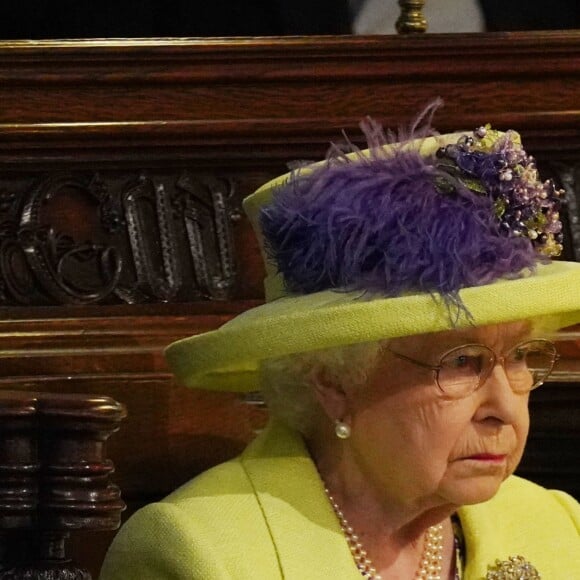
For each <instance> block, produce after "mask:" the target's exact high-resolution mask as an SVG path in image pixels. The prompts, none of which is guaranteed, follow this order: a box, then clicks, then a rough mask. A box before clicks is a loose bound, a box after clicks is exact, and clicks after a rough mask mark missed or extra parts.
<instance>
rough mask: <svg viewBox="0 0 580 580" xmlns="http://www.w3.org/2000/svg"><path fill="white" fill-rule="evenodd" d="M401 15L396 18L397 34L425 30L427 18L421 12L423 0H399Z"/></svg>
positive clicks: (423, 4)
mask: <svg viewBox="0 0 580 580" xmlns="http://www.w3.org/2000/svg"><path fill="white" fill-rule="evenodd" d="M399 6H400V7H401V15H400V16H399V19H398V20H397V24H396V26H397V32H398V33H399V34H419V33H424V32H427V19H426V18H425V15H424V14H423V6H425V2H424V0H399Z"/></svg>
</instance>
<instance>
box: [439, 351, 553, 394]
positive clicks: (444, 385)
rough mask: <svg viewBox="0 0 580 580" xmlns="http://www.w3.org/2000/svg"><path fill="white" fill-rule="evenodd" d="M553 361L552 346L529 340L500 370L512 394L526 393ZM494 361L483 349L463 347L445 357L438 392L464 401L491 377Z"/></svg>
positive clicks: (489, 353) (512, 354) (549, 368)
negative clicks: (439, 390) (504, 375)
mask: <svg viewBox="0 0 580 580" xmlns="http://www.w3.org/2000/svg"><path fill="white" fill-rule="evenodd" d="M555 359H556V349H555V347H554V345H553V344H552V343H551V342H549V341H545V340H530V341H526V342H523V343H521V344H519V345H517V346H515V347H514V348H513V349H511V350H510V351H509V352H508V353H507V354H506V355H505V356H504V357H503V367H504V370H505V373H506V376H507V378H508V380H509V382H510V386H511V388H512V389H513V390H514V392H527V391H530V390H532V389H534V388H536V387H538V386H540V385H541V384H542V382H543V381H544V380H545V379H546V377H547V376H548V375H549V374H550V372H551V370H552V367H553V365H554V361H555ZM495 364H496V357H495V354H494V353H493V351H492V350H491V349H489V348H487V347H486V346H484V345H478V344H473V345H465V346H460V347H458V348H455V349H453V350H451V351H449V352H448V353H446V354H445V355H444V356H443V358H442V359H441V363H440V368H439V371H438V373H437V382H438V384H439V388H440V389H441V390H442V391H443V392H444V393H445V394H446V395H448V396H451V397H463V396H466V395H468V394H470V393H471V392H473V391H474V390H476V389H477V388H478V387H479V386H480V385H481V384H483V383H484V382H485V380H486V379H487V378H488V377H489V375H490V374H491V373H492V371H493V368H494V365H495Z"/></svg>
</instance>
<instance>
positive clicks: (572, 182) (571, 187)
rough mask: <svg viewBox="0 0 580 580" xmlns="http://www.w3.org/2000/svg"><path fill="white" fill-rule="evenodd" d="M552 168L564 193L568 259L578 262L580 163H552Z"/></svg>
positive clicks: (579, 239)
mask: <svg viewBox="0 0 580 580" xmlns="http://www.w3.org/2000/svg"><path fill="white" fill-rule="evenodd" d="M552 167H553V168H554V170H555V171H556V173H557V174H558V177H559V181H560V184H561V186H562V187H563V188H564V190H565V191H566V205H567V212H566V215H567V225H568V230H569V238H570V240H569V242H570V243H569V244H568V245H569V247H571V252H572V255H571V256H570V257H569V258H570V259H574V260H576V261H577V262H580V163H576V164H564V163H554V164H552Z"/></svg>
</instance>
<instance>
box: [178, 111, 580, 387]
mask: <svg viewBox="0 0 580 580" xmlns="http://www.w3.org/2000/svg"><path fill="white" fill-rule="evenodd" d="M440 104H441V103H440V101H439V100H438V101H435V102H434V103H432V104H431V105H430V106H429V107H427V109H426V110H425V111H424V112H423V114H422V115H420V116H419V118H418V119H417V121H416V122H415V123H414V124H413V125H412V126H411V128H410V130H409V131H408V132H404V131H399V133H398V134H396V135H395V134H392V133H387V134H386V135H385V134H384V132H383V131H382V128H381V127H380V125H378V124H377V123H375V122H374V121H372V120H370V119H367V120H365V121H364V122H363V123H361V128H362V129H363V132H364V133H365V135H366V138H367V142H368V149H367V150H364V151H363V150H360V149H358V148H357V147H356V146H354V145H353V144H351V143H349V148H350V150H351V152H350V153H344V152H343V151H342V150H340V149H339V148H337V147H333V148H332V149H331V153H330V155H329V157H328V158H327V159H326V160H325V161H324V162H321V163H317V164H314V165H309V166H303V167H300V168H298V169H296V170H294V171H292V172H291V173H289V174H287V175H284V176H282V177H279V178H277V179H275V180H273V181H271V182H269V183H267V184H266V185H264V186H262V187H261V188H260V189H259V190H258V191H257V192H255V193H254V194H253V195H251V196H249V197H248V198H246V200H245V201H244V209H245V211H246V213H247V214H248V217H249V219H250V221H251V223H252V225H253V227H254V230H255V232H256V235H257V237H258V240H259V241H260V243H261V247H262V252H263V256H264V258H265V262H266V273H267V276H266V279H265V289H266V301H267V302H266V304H264V305H262V306H259V307H257V308H254V309H251V310H249V311H247V312H245V313H243V314H241V315H239V316H237V317H236V318H234V319H233V320H231V321H230V322H228V323H226V324H225V325H223V326H222V327H221V328H219V329H218V330H215V331H211V332H208V333H204V334H201V335H197V336H193V337H191V338H187V339H184V340H180V341H178V342H176V343H174V344H172V345H170V346H169V347H168V349H167V350H166V356H167V359H168V362H169V364H170V366H171V368H172V370H173V371H174V373H175V374H176V376H177V377H178V378H179V379H180V380H181V381H182V382H183V383H185V384H186V385H188V386H192V387H199V388H208V389H216V390H232V391H252V390H256V389H257V388H258V386H259V385H258V370H259V365H260V361H262V360H264V359H267V358H272V357H279V356H285V355H289V354H293V353H298V352H304V351H309V350H315V349H321V348H328V347H333V346H340V345H344V344H352V343H358V342H366V341H373V340H382V339H387V338H394V337H400V336H408V335H414V334H422V333H428V332H437V331H442V330H448V329H450V328H464V327H466V326H473V325H477V326H481V325H485V324H497V323H502V322H508V321H514V320H523V319H531V320H533V321H541V322H542V325H543V326H544V327H548V328H550V329H554V330H555V329H558V328H561V327H564V326H567V325H570V324H574V323H576V322H580V291H579V287H580V264H577V263H570V262H562V261H552V258H554V257H557V256H558V255H559V254H560V252H561V251H562V231H561V230H562V224H561V222H560V216H559V210H560V206H561V203H562V196H563V192H562V191H561V190H559V189H557V188H556V187H555V185H554V183H553V182H552V181H545V182H542V181H540V180H539V177H538V172H537V169H536V166H535V162H534V159H533V158H532V157H531V156H530V155H528V154H527V153H526V152H525V150H524V149H523V147H522V144H521V139H520V136H519V135H518V133H516V132H515V131H507V132H505V133H502V132H498V131H495V130H492V129H491V127H490V126H489V125H485V126H481V127H479V128H477V129H476V130H475V131H474V132H473V133H470V134H466V133H465V134H464V133H455V134H449V135H438V134H437V133H436V132H435V131H433V130H432V129H431V128H430V125H431V117H432V115H433V113H434V111H435V110H436V109H437V107H438V106H439V105H440ZM422 123H423V125H421V124H422Z"/></svg>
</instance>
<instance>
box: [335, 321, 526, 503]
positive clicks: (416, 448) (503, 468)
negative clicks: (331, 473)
mask: <svg viewBox="0 0 580 580" xmlns="http://www.w3.org/2000/svg"><path fill="white" fill-rule="evenodd" d="M528 333H529V326H528V324H526V323H511V324H503V325H497V326H486V327H479V328H472V329H467V330H461V331H449V332H441V333H435V334H429V335H421V336H414V337H407V338H401V339H396V340H393V341H391V342H390V343H389V347H390V348H391V349H392V350H393V351H394V352H397V353H401V354H404V355H407V356H409V357H412V358H414V359H417V360H420V361H422V362H425V363H428V364H430V365H437V364H439V360H440V357H441V355H442V354H443V353H445V352H446V351H448V350H449V349H451V348H453V347H456V346H460V345H462V344H466V343H472V344H473V343H479V344H484V345H487V346H488V347H490V348H491V349H492V350H494V351H495V353H496V354H497V355H501V354H504V353H506V352H507V351H508V350H509V349H510V348H511V347H513V346H514V345H516V344H518V343H519V342H521V341H522V340H524V339H525V338H526V337H527V336H528ZM346 396H347V409H348V414H347V416H348V420H349V423H350V425H351V428H352V435H351V438H350V439H349V440H348V445H349V451H350V456H351V457H352V458H353V460H354V461H355V462H356V464H357V469H358V470H361V471H362V472H363V474H364V476H365V477H366V478H370V481H372V482H373V483H374V484H376V485H377V486H379V487H378V488H377V489H381V490H383V491H384V492H385V493H386V494H387V495H388V497H393V495H394V496H395V497H396V498H397V499H398V500H399V501H401V502H403V503H405V504H409V505H413V504H416V505H417V507H419V506H424V507H429V506H430V505H432V506H433V507H435V506H437V505H440V504H442V503H443V504H453V505H464V504H472V503H478V502H481V501H485V500H487V499H489V498H491V497H492V496H493V495H494V494H495V493H496V492H497V490H498V488H499V486H500V484H501V482H502V481H503V480H504V479H505V478H506V477H508V476H509V475H510V474H512V473H513V471H514V470H515V468H516V466H517V465H518V463H519V461H520V459H521V456H522V453H523V449H524V445H525V442H526V437H527V435H528V427H529V415H528V394H521V393H520V394H516V393H514V392H513V391H512V389H511V388H510V384H509V382H508V380H507V377H506V375H505V373H504V370H503V367H502V366H501V365H500V364H497V365H496V366H495V368H494V370H493V372H492V374H491V376H490V377H489V379H488V380H487V381H486V382H485V383H484V384H483V385H482V386H481V387H480V388H479V389H478V390H476V391H475V392H473V393H472V394H470V395H468V396H467V397H465V398H463V399H459V400H449V399H445V398H443V397H442V396H441V394H440V391H439V390H438V387H437V386H436V383H435V379H434V373H433V371H431V370H429V369H426V368H422V367H420V366H417V365H415V364H413V363H411V362H408V361H405V360H401V359H400V358H398V357H395V356H394V355H393V354H392V353H390V352H388V351H385V353H384V355H383V358H382V359H381V362H380V363H379V366H378V368H377V370H376V372H374V374H373V375H372V377H371V378H370V380H369V385H368V387H367V388H366V389H361V390H358V391H357V392H353V393H348V392H347V395H346Z"/></svg>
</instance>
